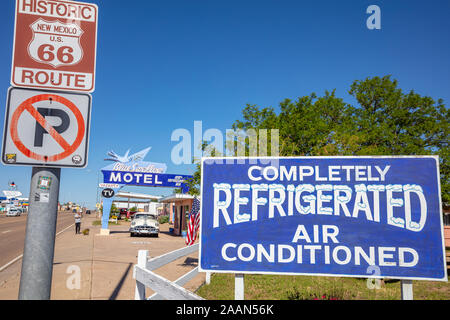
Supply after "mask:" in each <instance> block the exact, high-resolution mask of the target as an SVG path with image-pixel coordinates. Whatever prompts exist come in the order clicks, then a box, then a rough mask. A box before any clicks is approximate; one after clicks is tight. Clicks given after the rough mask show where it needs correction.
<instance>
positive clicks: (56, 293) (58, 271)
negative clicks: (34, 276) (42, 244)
mask: <svg viewBox="0 0 450 320" xmlns="http://www.w3.org/2000/svg"><path fill="white" fill-rule="evenodd" d="M95 220H98V219H97V218H96V217H95V216H87V215H85V216H84V217H83V220H82V225H81V230H84V229H87V228H88V229H90V232H89V235H87V236H85V235H82V234H81V235H75V228H74V227H73V228H69V229H68V230H66V231H65V232H63V233H61V234H60V235H59V236H58V237H57V238H56V243H55V257H54V265H53V282H52V294H51V299H55V300H80V299H89V300H91V299H94V300H109V299H110V300H117V299H118V300H130V299H134V290H135V284H136V282H135V281H134V279H133V266H134V264H136V262H137V254H138V250H149V255H150V257H156V256H159V255H161V254H164V253H167V252H170V251H173V250H176V249H179V248H182V247H184V246H185V244H184V239H183V238H181V237H175V236H172V235H171V234H170V233H169V231H168V229H169V227H168V225H167V224H165V225H162V226H161V232H160V235H159V238H152V237H133V238H131V237H130V234H129V233H128V228H129V222H123V221H120V222H119V223H120V225H111V226H110V230H111V235H110V236H100V235H98V234H99V232H100V226H93V225H92V223H93V222H94V221H95ZM197 263H198V254H197V253H195V254H192V255H189V256H186V257H183V258H180V259H178V260H176V261H174V262H172V263H171V264H169V265H166V266H164V267H162V268H160V269H158V270H156V273H158V274H160V275H161V276H163V277H166V278H167V279H169V280H171V281H173V280H176V279H177V278H179V277H180V276H182V275H183V274H185V273H187V272H188V271H190V270H192V269H193V268H194V267H195V266H197ZM20 268H21V261H20V262H17V263H15V264H14V265H12V266H11V267H9V268H8V269H6V270H5V271H3V272H2V273H1V274H0V300H16V299H17V297H18V292H19V282H20V270H21V269H20ZM77 271H80V273H81V277H80V280H81V281H80V287H79V289H70V288H73V287H74V286H76V284H77V283H76V280H75V274H76V273H77ZM5 278H6V279H5ZM5 280H6V282H3V281H5ZM204 280H205V274H204V273H200V274H198V275H197V276H196V277H195V278H194V279H192V280H191V281H189V282H188V283H187V284H186V285H185V288H187V289H188V290H191V291H195V290H196V289H197V288H198V287H199V286H200V285H202V284H203V282H204ZM2 282H3V284H2ZM146 293H147V296H149V295H151V294H152V293H153V292H152V291H151V290H150V289H147V292H146Z"/></svg>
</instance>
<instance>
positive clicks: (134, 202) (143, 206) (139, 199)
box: [113, 192, 162, 212]
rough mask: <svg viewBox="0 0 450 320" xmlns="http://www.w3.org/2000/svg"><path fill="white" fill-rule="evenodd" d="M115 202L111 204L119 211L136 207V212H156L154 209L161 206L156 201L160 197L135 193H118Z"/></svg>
mask: <svg viewBox="0 0 450 320" xmlns="http://www.w3.org/2000/svg"><path fill="white" fill-rule="evenodd" d="M115 197H116V200H114V201H113V203H114V204H115V205H116V207H117V208H119V209H127V211H129V210H130V208H133V207H136V208H137V211H143V212H151V211H156V208H157V207H159V206H161V205H160V204H159V203H158V201H159V199H161V198H162V197H161V196H155V195H150V194H143V193H135V192H119V193H117V194H116V196H115Z"/></svg>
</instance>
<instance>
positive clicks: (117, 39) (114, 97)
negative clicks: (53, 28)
mask: <svg viewBox="0 0 450 320" xmlns="http://www.w3.org/2000/svg"><path fill="white" fill-rule="evenodd" d="M87 2H94V3H96V4H97V5H98V6H99V33H98V54H97V80H96V91H95V92H94V93H93V117H92V123H91V136H90V153H89V166H88V168H87V169H84V170H76V169H63V170H62V177H61V190H60V201H62V202H65V201H69V200H71V201H76V202H79V203H85V204H87V205H88V206H89V207H93V206H94V205H95V201H96V191H97V179H98V177H99V170H100V168H102V167H104V166H105V165H106V163H105V162H104V161H103V159H104V158H105V156H106V152H107V151H108V150H111V149H113V150H114V151H116V152H117V153H119V154H124V153H125V152H126V150H127V149H129V148H131V149H132V152H133V151H139V150H141V149H144V148H145V147H147V146H151V147H153V148H152V150H151V151H150V153H149V154H148V155H147V158H146V160H148V161H154V162H165V163H167V165H168V171H167V172H168V173H186V174H189V173H192V172H193V170H194V166H187V165H183V166H177V165H174V164H173V163H172V162H171V158H170V153H171V150H172V148H173V147H174V145H175V143H174V142H171V141H170V137H171V134H172V132H173V130H175V129H177V128H186V129H188V130H190V131H193V125H194V121H195V120H201V121H203V128H204V130H206V129H208V128H218V129H220V130H225V129H227V128H231V125H232V124H233V122H234V121H235V120H237V119H240V118H241V110H242V108H243V107H244V106H245V104H246V103H251V104H257V105H259V106H273V107H277V106H278V103H279V102H280V101H282V100H283V99H285V98H291V99H295V98H297V97H299V96H302V95H307V94H310V93H311V92H316V93H318V94H322V93H323V92H324V90H326V89H328V90H332V89H336V90H337V94H338V95H339V96H341V97H344V98H345V99H346V100H347V101H348V102H353V101H352V99H350V97H349V96H348V93H347V91H348V89H349V86H350V84H351V83H352V82H353V81H354V80H356V79H364V78H366V77H369V76H383V75H386V74H391V75H393V77H394V78H396V79H397V80H399V84H400V87H402V88H403V89H404V90H411V89H414V90H415V91H416V92H418V93H420V94H422V95H429V96H431V97H432V98H434V99H438V98H442V99H444V101H445V103H446V104H448V101H449V100H450V59H449V58H450V41H449V39H450V37H449V35H450V19H449V18H448V15H449V13H450V2H449V1H448V0H431V1H424V0H421V1H413V0H389V1H365V0H342V1H335V0H316V1H299V0H296V1H283V0H281V1H275V0H271V1H266V0H258V1H255V0H239V1H237V0H226V1H225V0H208V1H206V0H204V1H199V0H192V1H187V0H182V1H181V0H180V1H170V0H169V1H168V0H164V1H154V0H152V1H148V0H135V1H123V0H122V1H118V0H107V1H87ZM14 3H15V1H14V0H2V1H1V2H0V21H1V22H0V23H1V28H0V37H1V40H2V50H0V101H2V102H3V103H5V102H4V101H6V92H7V89H8V87H9V86H10V84H9V82H10V72H11V54H12V43H13V31H14ZM371 4H376V5H378V6H380V8H381V20H382V22H381V27H382V29H381V30H368V29H367V27H366V19H367V18H368V16H369V15H368V14H366V8H367V7H368V6H369V5H371ZM3 108H4V107H3ZM3 108H2V110H4V109H3ZM3 120H4V111H2V112H0V123H2V124H3ZM2 131H3V129H2ZM30 177H31V168H30V167H9V166H8V167H7V166H3V165H0V190H3V189H6V188H7V182H8V181H9V180H14V181H15V182H16V184H17V185H18V186H19V189H20V190H21V191H22V192H23V193H24V194H25V195H26V196H28V192H29V183H30ZM128 190H134V191H138V192H143V193H153V194H168V193H170V192H171V190H170V189H156V188H128Z"/></svg>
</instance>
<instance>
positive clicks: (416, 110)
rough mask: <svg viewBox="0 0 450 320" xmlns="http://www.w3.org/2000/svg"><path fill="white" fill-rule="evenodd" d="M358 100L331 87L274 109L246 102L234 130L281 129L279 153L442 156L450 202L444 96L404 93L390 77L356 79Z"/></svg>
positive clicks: (444, 187) (445, 191)
mask: <svg viewBox="0 0 450 320" xmlns="http://www.w3.org/2000/svg"><path fill="white" fill-rule="evenodd" d="M349 94H350V95H352V96H353V97H354V98H355V99H356V101H357V105H356V106H353V105H351V104H348V103H346V102H344V100H343V99H342V98H339V97H337V96H336V94H335V90H334V91H332V92H329V91H326V92H325V94H324V95H323V96H322V97H318V96H317V95H316V94H315V93H312V94H311V95H309V96H304V97H300V98H298V99H297V100H296V101H291V100H289V99H286V100H284V101H283V102H281V103H280V106H279V112H278V113H277V112H275V110H274V108H267V107H265V108H259V107H257V106H255V105H247V106H246V107H245V108H244V109H243V111H242V117H243V119H242V120H237V121H236V122H235V123H234V124H233V128H234V129H243V130H248V129H278V130H279V134H280V155H281V156H313V155H430V154H434V155H439V157H440V171H441V188H442V199H443V202H445V203H450V192H449V191H450V172H449V171H450V168H449V164H448V163H449V160H450V159H449V145H448V143H449V115H450V114H449V110H448V109H447V108H446V107H445V105H444V103H443V100H442V99H439V100H437V101H435V100H434V99H432V98H430V97H427V96H421V95H420V94H418V93H416V92H414V91H410V92H407V93H405V92H403V90H402V89H400V88H399V87H398V82H397V80H393V79H391V76H384V77H381V78H380V77H373V78H366V79H365V80H356V81H354V82H353V84H352V85H351V87H350V90H349Z"/></svg>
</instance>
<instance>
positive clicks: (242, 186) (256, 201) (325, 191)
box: [200, 156, 447, 281]
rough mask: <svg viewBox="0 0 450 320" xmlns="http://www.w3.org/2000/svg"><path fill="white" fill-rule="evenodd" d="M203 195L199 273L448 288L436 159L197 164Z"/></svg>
mask: <svg viewBox="0 0 450 320" xmlns="http://www.w3.org/2000/svg"><path fill="white" fill-rule="evenodd" d="M268 161H269V162H268ZM270 162H272V163H270ZM274 163H275V164H274ZM201 190H202V201H201V203H202V208H201V212H202V216H201V240H200V270H201V271H203V272H206V271H209V272H230V273H270V274H294V275H323V276H350V277H367V278H370V277H373V276H377V277H385V278H395V279H409V280H414V279H416V280H441V281H447V269H446V261H445V246H444V237H443V222H442V205H441V191H440V180H439V165H438V157H435V156H417V157H415V156H411V157H410V156H401V157H387V156H381V157H296V158H250V159H248V158H247V159H238V158H203V160H202V186H201ZM374 267H378V268H379V271H380V272H379V273H378V274H376V275H373V270H374Z"/></svg>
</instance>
